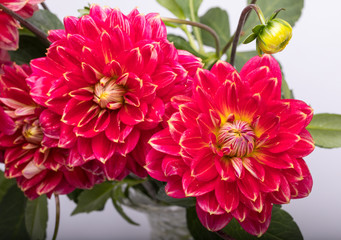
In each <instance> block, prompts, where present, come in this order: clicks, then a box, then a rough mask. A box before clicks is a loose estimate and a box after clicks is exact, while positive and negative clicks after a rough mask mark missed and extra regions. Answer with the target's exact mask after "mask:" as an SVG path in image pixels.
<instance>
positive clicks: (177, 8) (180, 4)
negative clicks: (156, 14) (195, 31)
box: [157, 0, 202, 19]
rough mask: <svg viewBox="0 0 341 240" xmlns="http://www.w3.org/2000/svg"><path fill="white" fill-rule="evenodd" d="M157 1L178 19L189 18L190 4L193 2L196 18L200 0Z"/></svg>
mask: <svg viewBox="0 0 341 240" xmlns="http://www.w3.org/2000/svg"><path fill="white" fill-rule="evenodd" d="M157 2H158V3H159V4H160V5H161V6H163V7H165V8H167V9H168V10H169V11H170V12H171V13H173V14H174V15H175V16H176V17H178V18H180V19H186V18H188V19H191V9H190V4H193V11H194V15H195V17H196V18H197V16H198V10H199V7H200V5H201V2H202V0H157Z"/></svg>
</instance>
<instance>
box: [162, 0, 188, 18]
mask: <svg viewBox="0 0 341 240" xmlns="http://www.w3.org/2000/svg"><path fill="white" fill-rule="evenodd" d="M157 2H158V3H159V4H160V5H161V6H163V7H165V8H167V9H168V10H169V11H170V12H171V13H173V14H174V15H175V16H176V17H178V18H181V19H186V16H185V13H184V10H183V9H182V8H181V7H180V6H179V5H178V4H177V1H176V0H157Z"/></svg>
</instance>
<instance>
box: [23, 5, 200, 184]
mask: <svg viewBox="0 0 341 240" xmlns="http://www.w3.org/2000/svg"><path fill="white" fill-rule="evenodd" d="M64 25H65V30H53V31H50V33H49V40H50V41H51V42H52V45H51V47H50V48H49V49H48V52H47V56H46V57H44V58H40V59H35V60H33V61H32V62H31V66H32V70H33V74H32V75H31V77H30V78H29V82H30V86H31V87H32V90H31V95H32V97H33V98H34V100H35V101H36V102H37V103H39V104H41V105H43V106H45V107H46V108H47V110H45V111H44V112H43V113H42V115H41V118H40V119H41V120H42V125H43V127H44V129H45V130H46V131H47V132H49V134H50V135H51V136H53V137H54V138H55V139H57V145H58V146H59V147H62V148H67V149H71V152H70V155H69V158H68V160H67V166H70V167H75V166H86V167H87V168H89V169H93V170H94V171H97V170H98V168H99V167H100V168H102V169H103V171H104V173H105V174H106V176H107V178H108V179H111V180H112V179H121V178H122V177H124V176H125V175H127V174H128V173H129V171H132V172H133V173H135V174H137V175H138V176H140V177H144V176H146V175H147V174H146V171H145V170H144V168H143V167H142V166H141V165H142V163H141V162H142V160H141V161H140V160H139V158H141V159H144V157H145V156H144V155H142V153H141V152H140V153H137V154H135V156H134V157H132V156H129V154H130V153H131V152H132V151H133V150H134V149H135V148H136V146H137V144H138V142H139V141H140V140H141V138H142V135H144V134H146V131H148V132H149V131H152V130H153V129H155V128H157V127H158V125H159V124H161V123H162V121H163V120H164V119H163V117H164V115H165V113H166V112H167V109H168V108H170V107H171V105H170V98H171V97H173V96H174V95H175V94H189V93H190V89H191V88H189V86H190V85H191V84H192V79H191V77H190V75H191V74H194V73H195V71H196V69H197V68H198V67H201V66H202V64H201V61H200V60H199V59H198V58H196V57H194V56H193V55H191V54H189V53H187V52H185V51H180V50H179V51H178V50H177V49H176V48H175V47H174V45H173V44H172V43H170V42H168V40H167V34H166V27H165V25H164V23H163V22H162V21H161V18H160V16H159V15H158V14H154V13H151V14H147V15H143V14H141V13H139V11H138V10H137V9H135V10H133V11H132V12H130V13H129V14H128V15H124V14H123V13H122V12H121V11H120V10H119V9H112V8H101V7H100V6H98V5H92V6H91V8H90V13H89V15H84V16H82V17H81V18H76V17H67V18H65V19H64ZM141 144H143V142H142V143H141Z"/></svg>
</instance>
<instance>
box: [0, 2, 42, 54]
mask: <svg viewBox="0 0 341 240" xmlns="http://www.w3.org/2000/svg"><path fill="white" fill-rule="evenodd" d="M43 1H44V0H0V4H2V5H3V6H5V7H7V8H8V9H10V10H12V11H13V12H15V13H16V14H18V15H20V16H21V17H23V18H29V17H31V16H32V15H33V13H34V12H35V11H37V10H38V4H39V3H41V2H43ZM18 28H20V24H19V23H18V22H17V20H15V19H14V18H13V17H11V16H9V15H8V14H6V13H4V12H2V11H0V50H1V49H3V50H16V49H17V48H18V44H19V32H18Z"/></svg>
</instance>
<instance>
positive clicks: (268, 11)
mask: <svg viewBox="0 0 341 240" xmlns="http://www.w3.org/2000/svg"><path fill="white" fill-rule="evenodd" d="M250 2H251V0H248V3H250ZM257 5H258V6H259V7H260V8H261V9H262V12H263V14H264V16H265V17H270V16H271V15H272V13H273V12H274V11H275V10H277V9H280V8H285V11H282V12H281V13H280V15H279V16H280V18H282V19H283V20H285V21H287V22H288V23H289V24H290V25H291V26H292V27H294V25H295V23H296V22H297V20H298V19H299V18H300V16H301V13H302V9H303V5H304V0H285V1H283V0H258V1H257ZM258 24H260V22H259V19H258V17H257V15H256V13H255V11H253V10H252V12H251V14H250V16H249V18H248V20H247V21H246V23H245V26H244V28H243V32H244V36H249V34H250V33H251V30H252V28H253V27H254V26H255V25H258ZM244 39H245V37H244V38H243V37H241V42H243V40H244Z"/></svg>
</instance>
